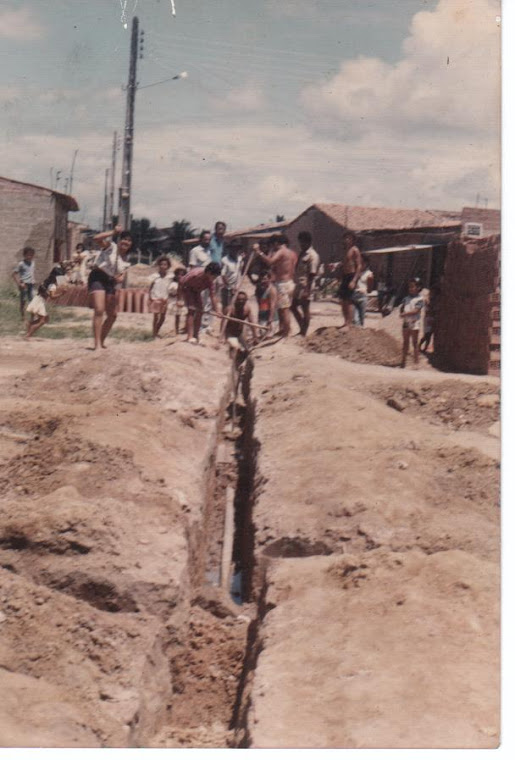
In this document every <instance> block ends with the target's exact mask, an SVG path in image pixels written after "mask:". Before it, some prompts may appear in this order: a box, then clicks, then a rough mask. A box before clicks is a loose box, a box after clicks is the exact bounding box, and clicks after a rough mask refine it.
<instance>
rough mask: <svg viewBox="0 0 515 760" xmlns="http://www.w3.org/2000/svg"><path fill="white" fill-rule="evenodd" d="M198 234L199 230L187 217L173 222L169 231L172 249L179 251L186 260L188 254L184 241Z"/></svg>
mask: <svg viewBox="0 0 515 760" xmlns="http://www.w3.org/2000/svg"><path fill="white" fill-rule="evenodd" d="M197 234H198V233H197V230H196V229H195V228H194V227H193V226H192V224H191V222H189V221H188V220H187V219H181V220H180V221H175V222H173V223H172V225H171V227H170V232H169V236H170V245H171V247H172V251H174V252H175V253H177V254H178V255H179V256H180V257H181V258H182V259H183V260H184V258H185V256H186V249H185V246H184V241H185V240H191V238H194V237H196V236H197Z"/></svg>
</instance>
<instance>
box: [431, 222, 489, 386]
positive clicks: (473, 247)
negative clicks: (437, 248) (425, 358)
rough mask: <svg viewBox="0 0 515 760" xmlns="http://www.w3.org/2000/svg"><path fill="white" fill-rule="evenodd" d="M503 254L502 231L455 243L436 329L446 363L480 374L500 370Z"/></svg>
mask: <svg viewBox="0 0 515 760" xmlns="http://www.w3.org/2000/svg"><path fill="white" fill-rule="evenodd" d="M499 257H500V236H499V235H495V236H492V237H489V238H483V239H481V240H478V241H474V242H467V243H464V242H462V241H460V240H456V241H454V242H452V243H450V244H449V246H448V251H447V257H446V261H445V269H444V275H443V278H442V283H441V294H440V298H439V301H438V311H437V317H436V322H435V334H434V347H435V359H436V361H437V363H438V365H439V366H440V367H441V368H442V369H446V370H450V371H454V372H472V373H475V374H480V375H484V374H487V373H489V372H492V373H494V372H496V371H498V369H499V366H500V353H499V351H500V348H499V341H500V320H499V313H498V312H499V305H500V289H499V288H500V281H499ZM494 330H497V335H495V333H494Z"/></svg>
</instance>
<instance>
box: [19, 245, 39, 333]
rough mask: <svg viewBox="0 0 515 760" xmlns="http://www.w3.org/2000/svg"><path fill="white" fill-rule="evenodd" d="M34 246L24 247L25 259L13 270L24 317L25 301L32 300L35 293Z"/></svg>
mask: <svg viewBox="0 0 515 760" xmlns="http://www.w3.org/2000/svg"><path fill="white" fill-rule="evenodd" d="M35 255H36V253H35V251H34V248H31V247H30V246H26V247H25V248H24V249H23V260H22V261H20V263H19V264H17V265H16V266H15V268H14V271H13V280H14V282H15V283H16V285H17V286H18V290H19V292H20V313H21V318H22V319H23V316H24V311H25V302H30V301H32V297H33V295H34V268H35V267H34V256H35Z"/></svg>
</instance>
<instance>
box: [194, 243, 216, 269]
mask: <svg viewBox="0 0 515 760" xmlns="http://www.w3.org/2000/svg"><path fill="white" fill-rule="evenodd" d="M210 261H211V256H210V255H209V251H206V249H205V248H203V247H202V246H201V245H196V246H195V248H192V249H191V251H190V255H189V258H188V266H190V267H206V266H207V265H208V264H209V263H210Z"/></svg>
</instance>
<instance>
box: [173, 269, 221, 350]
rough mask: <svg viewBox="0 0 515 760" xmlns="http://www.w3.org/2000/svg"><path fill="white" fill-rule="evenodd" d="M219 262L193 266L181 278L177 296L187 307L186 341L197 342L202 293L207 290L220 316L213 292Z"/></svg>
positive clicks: (200, 320) (200, 319) (218, 274)
mask: <svg viewBox="0 0 515 760" xmlns="http://www.w3.org/2000/svg"><path fill="white" fill-rule="evenodd" d="M220 272H221V269H220V264H217V263H216V262H214V261H212V262H211V263H210V264H208V265H207V266H206V267H205V269H203V268H202V267H195V268H194V269H190V271H189V272H188V273H187V274H185V275H184V277H182V278H181V281H180V284H179V292H178V294H177V298H178V299H181V298H184V303H185V304H186V307H187V309H188V316H187V318H186V331H187V341H188V343H198V335H199V331H200V324H201V322H202V312H203V305H202V294H203V293H204V291H206V290H207V291H208V292H209V297H210V299H211V302H212V304H213V308H214V310H215V312H216V314H217V316H219V317H221V316H222V310H221V308H220V304H219V303H218V299H217V297H216V294H215V280H216V278H217V277H219V276H220Z"/></svg>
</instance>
